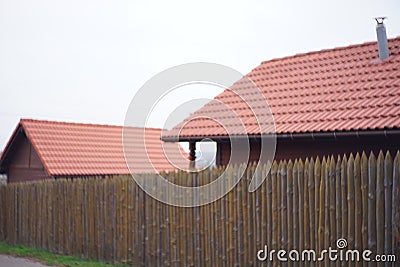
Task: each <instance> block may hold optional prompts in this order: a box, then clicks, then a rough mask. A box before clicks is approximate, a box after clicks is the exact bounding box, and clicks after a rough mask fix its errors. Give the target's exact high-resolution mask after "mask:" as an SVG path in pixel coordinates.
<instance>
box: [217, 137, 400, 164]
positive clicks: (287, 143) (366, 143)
mask: <svg viewBox="0 0 400 267" xmlns="http://www.w3.org/2000/svg"><path fill="white" fill-rule="evenodd" d="M230 149H231V148H230V143H229V142H227V141H223V142H218V143H217V157H216V164H217V165H227V164H228V162H229V159H230V152H231V150H230ZM381 149H382V150H386V151H389V152H390V153H392V155H394V154H396V152H397V150H399V149H400V136H395V135H392V136H390V137H385V136H370V137H340V138H337V139H333V138H319V139H314V140H313V139H311V138H304V139H294V140H290V139H282V138H279V137H278V138H277V144H276V152H275V159H276V160H278V161H279V160H283V159H296V158H306V157H314V158H315V157H317V156H320V157H321V156H324V155H333V156H335V157H336V156H338V155H343V154H350V153H353V154H355V153H357V152H358V153H361V152H362V151H366V152H370V151H372V152H374V153H375V154H378V153H379V150H381ZM259 155H260V141H259V140H257V139H252V140H250V155H249V162H254V161H257V160H258V157H259ZM233 163H240V162H233Z"/></svg>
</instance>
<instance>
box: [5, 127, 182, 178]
mask: <svg viewBox="0 0 400 267" xmlns="http://www.w3.org/2000/svg"><path fill="white" fill-rule="evenodd" d="M20 127H22V129H23V130H24V132H25V133H26V136H27V138H28V139H29V141H30V142H31V143H32V145H33V147H34V149H35V151H36V152H37V154H38V156H39V158H40V160H41V161H42V163H43V165H44V167H45V169H46V171H47V173H48V174H49V175H61V176H62V175H116V174H129V173H130V172H129V168H128V166H127V163H126V161H125V156H124V151H123V141H122V140H123V138H122V135H123V127H122V126H110V125H98V124H82V123H69V122H54V121H44V120H31V119H21V121H20V123H19V125H18V126H17V129H16V131H15V132H14V135H15V133H16V132H17V130H18V129H19V128H20ZM129 131H130V133H129V135H130V136H133V135H132V134H135V133H136V132H137V136H138V137H139V136H140V135H143V131H144V132H145V143H146V149H147V152H148V155H149V159H150V162H151V164H153V166H154V169H153V168H151V166H148V165H146V164H143V165H140V164H141V162H144V161H145V157H146V155H144V154H142V153H135V151H136V150H137V149H135V148H136V147H140V142H142V143H143V138H142V139H140V138H131V139H130V140H129V145H130V146H131V149H130V152H132V153H134V154H133V156H134V157H135V162H138V165H137V166H136V168H135V172H137V173H152V172H153V173H154V171H156V172H161V171H173V170H176V167H175V166H174V165H172V164H171V163H170V161H169V160H171V161H172V162H173V163H174V164H176V163H177V164H182V166H183V164H186V165H188V164H189V163H188V161H187V158H186V155H184V154H185V153H184V152H183V150H182V148H181V147H180V145H179V143H163V142H162V141H161V140H160V137H161V131H162V129H157V128H145V129H144V128H139V127H137V128H136V127H129ZM12 139H13V136H12V137H11V139H10V142H9V143H8V145H7V146H6V148H5V150H4V153H3V155H2V158H1V159H0V162H2V161H3V158H4V157H5V156H6V154H7V153H6V152H7V150H8V149H9V147H10V145H11V141H12ZM163 148H164V150H167V151H168V159H169V160H168V159H167V158H166V156H165V154H164V150H163ZM129 156H132V155H129ZM141 166H142V167H141ZM178 166H181V165H178Z"/></svg>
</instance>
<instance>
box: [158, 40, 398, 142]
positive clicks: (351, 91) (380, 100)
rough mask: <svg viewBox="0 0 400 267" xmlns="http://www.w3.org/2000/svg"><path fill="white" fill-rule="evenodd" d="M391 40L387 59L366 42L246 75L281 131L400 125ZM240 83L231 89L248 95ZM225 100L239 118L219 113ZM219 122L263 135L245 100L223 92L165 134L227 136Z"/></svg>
mask: <svg viewBox="0 0 400 267" xmlns="http://www.w3.org/2000/svg"><path fill="white" fill-rule="evenodd" d="M388 42H389V51H390V57H389V58H388V59H385V60H383V61H380V60H379V59H378V49H377V43H376V42H368V43H363V44H358V45H351V46H347V47H340V48H334V49H327V50H322V51H317V52H310V53H305V54H298V55H294V56H289V57H284V58H278V59H273V60H268V61H264V62H262V63H261V65H259V66H258V67H256V68H255V69H253V70H252V71H251V72H250V73H249V74H247V75H246V77H247V78H249V79H251V81H253V82H254V83H255V84H256V85H257V87H258V88H259V89H260V90H261V91H262V93H263V95H264V96H265V98H266V99H267V102H268V104H269V107H270V110H271V112H272V114H273V118H274V121H275V127H276V133H277V134H278V135H279V134H288V133H307V132H333V131H352V130H370V129H371V130H376V129H393V128H400V37H396V38H393V39H389V40H388ZM241 83H242V82H241V81H238V82H237V83H235V84H234V85H233V86H232V87H233V88H235V90H237V92H240V94H241V95H246V94H247V95H250V94H251V93H252V92H251V91H250V90H249V88H248V87H247V86H245V85H244V86H241ZM255 101H258V103H260V104H261V102H263V101H265V100H264V99H261V98H260V99H258V100H255ZM255 103H256V105H255V106H257V102H255ZM223 104H225V105H227V106H228V107H230V108H232V109H233V110H234V111H235V112H237V114H238V115H239V117H240V119H238V117H235V116H233V114H227V113H226V112H221V106H222V105H223ZM253 106H254V103H253ZM265 113H268V112H267V111H265ZM266 115H268V114H266ZM206 117H208V118H206ZM218 122H223V124H228V125H229V126H230V128H231V129H233V131H231V132H230V134H238V135H241V134H249V135H257V134H260V133H261V131H260V128H259V127H257V121H256V120H255V117H254V115H253V113H252V112H251V110H250V109H249V108H248V107H247V105H246V103H245V102H244V101H243V100H242V99H240V97H239V96H238V95H235V94H234V93H232V92H231V91H230V90H225V91H224V92H223V93H221V94H220V95H218V96H217V97H215V100H213V101H211V102H209V103H208V104H206V105H205V106H204V107H202V108H201V109H199V110H198V111H196V112H195V113H193V114H192V115H191V116H189V117H188V118H187V119H185V121H184V122H182V123H180V124H179V125H177V126H176V127H174V128H173V129H172V130H171V131H169V132H168V133H167V134H166V135H164V136H163V138H165V139H166V140H168V137H172V136H177V135H179V138H181V139H185V138H189V139H190V137H199V136H203V137H204V136H207V137H213V136H214V137H218V136H225V135H227V132H226V129H224V128H223V127H222V126H221V123H218ZM241 123H243V124H244V126H245V127H244V128H241V127H240V125H241ZM241 129H245V132H243V130H241ZM262 133H263V134H264V132H262Z"/></svg>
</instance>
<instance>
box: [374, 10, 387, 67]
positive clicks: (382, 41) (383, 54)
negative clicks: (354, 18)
mask: <svg viewBox="0 0 400 267" xmlns="http://www.w3.org/2000/svg"><path fill="white" fill-rule="evenodd" d="M385 19H386V17H378V18H375V20H376V23H377V24H376V36H377V38H378V53H379V59H380V60H384V59H386V58H388V57H389V46H388V40H387V36H386V28H385V24H383V21H384V20H385Z"/></svg>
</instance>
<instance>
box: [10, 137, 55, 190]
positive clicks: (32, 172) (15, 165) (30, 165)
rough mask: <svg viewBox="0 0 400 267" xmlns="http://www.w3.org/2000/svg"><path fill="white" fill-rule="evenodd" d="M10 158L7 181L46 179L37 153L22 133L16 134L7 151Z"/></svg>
mask: <svg viewBox="0 0 400 267" xmlns="http://www.w3.org/2000/svg"><path fill="white" fill-rule="evenodd" d="M9 152H10V153H12V154H11V155H10V157H9V158H10V160H9V163H8V170H7V182H9V183H15V182H23V181H24V182H25V181H33V180H42V179H47V178H49V176H48V175H47V173H46V171H45V169H44V166H43V164H42V162H41V161H40V159H39V156H38V154H37V153H36V151H35V149H34V148H33V146H32V144H31V143H30V142H29V140H28V138H27V137H26V136H25V134H24V133H20V134H18V136H16V139H15V146H13V148H12V149H11V150H10V151H9Z"/></svg>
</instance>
